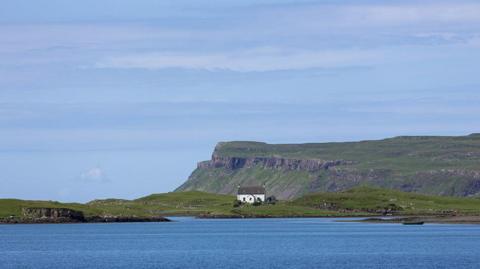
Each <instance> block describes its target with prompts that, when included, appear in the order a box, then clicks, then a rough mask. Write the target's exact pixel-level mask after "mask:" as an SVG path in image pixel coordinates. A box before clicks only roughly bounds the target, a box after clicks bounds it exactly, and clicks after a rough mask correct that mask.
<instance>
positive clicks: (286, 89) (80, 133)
mask: <svg viewBox="0 0 480 269" xmlns="http://www.w3.org/2000/svg"><path fill="white" fill-rule="evenodd" d="M479 70H480V3H478V2H475V1H373V0H370V1H291V0H281V1H278V0H276V1H273V0H270V1H269V0H256V1H248V0H247V1H245V0H243V1H193V0H190V1H178V0H177V1H153V0H139V1H119V0H115V1H114V0H84V1H66V0H61V1H60V0H49V1H46V0H39V1H26V0H15V1H13V0H11V1H9V0H7V1H2V6H1V7H0V137H1V139H0V171H1V173H0V186H1V188H0V197H17V198H24V199H52V200H61V201H82V202H83V201H88V200H91V199H94V198H106V197H118V198H135V197H139V196H142V195H146V194H150V193H154V192H167V191H171V190H173V189H174V188H175V187H177V186H178V185H180V184H181V183H182V182H183V181H184V180H186V178H187V177H188V175H189V174H190V172H191V171H192V170H193V169H194V168H195V166H196V162H197V161H201V160H205V159H208V158H209V157H210V154H211V151H212V150H213V147H214V146H215V144H216V143H217V142H218V141H230V140H257V141H266V142H271V143H301V142H323V141H345V140H362V139H378V138H384V137H390V136H397V135H464V134H469V133H473V132H479V131H480V130H479V127H478V126H480V117H478V115H480V106H479V104H480V93H479V90H480V89H479V85H480V75H479Z"/></svg>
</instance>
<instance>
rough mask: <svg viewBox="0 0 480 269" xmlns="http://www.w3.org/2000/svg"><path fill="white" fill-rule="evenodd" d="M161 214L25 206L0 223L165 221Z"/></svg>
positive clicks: (0, 220)
mask: <svg viewBox="0 0 480 269" xmlns="http://www.w3.org/2000/svg"><path fill="white" fill-rule="evenodd" d="M165 221H170V220H169V219H167V218H165V217H162V216H150V217H138V216H88V217H87V216H85V215H84V214H83V212H82V211H78V210H73V209H70V208H50V207H26V208H22V216H20V217H17V216H10V217H8V218H3V219H0V223H5V224H15V223H87V222H94V223H96V222H165Z"/></svg>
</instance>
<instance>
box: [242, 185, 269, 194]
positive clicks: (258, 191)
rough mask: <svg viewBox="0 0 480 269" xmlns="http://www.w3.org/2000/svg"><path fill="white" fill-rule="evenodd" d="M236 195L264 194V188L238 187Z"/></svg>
mask: <svg viewBox="0 0 480 269" xmlns="http://www.w3.org/2000/svg"><path fill="white" fill-rule="evenodd" d="M238 194H265V188H264V187H262V186H248V187H240V188H238Z"/></svg>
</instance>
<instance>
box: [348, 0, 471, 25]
mask: <svg viewBox="0 0 480 269" xmlns="http://www.w3.org/2000/svg"><path fill="white" fill-rule="evenodd" d="M343 11H344V15H347V17H349V18H350V19H351V20H354V21H357V22H362V21H363V22H370V23H390V24H405V23H419V22H436V23H455V22H480V4H476V3H455V4H452V3H436V4H423V5H422V4H415V5H413V4H404V5H365V6H350V7H346V8H344V10H343Z"/></svg>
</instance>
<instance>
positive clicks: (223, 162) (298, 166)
mask: <svg viewBox="0 0 480 269" xmlns="http://www.w3.org/2000/svg"><path fill="white" fill-rule="evenodd" d="M353 163H354V162H353V161H347V160H319V159H285V158H277V157H248V158H243V157H223V156H218V155H215V154H214V155H213V156H212V159H211V160H209V161H204V162H200V163H198V168H219V167H223V168H227V169H231V170H234V169H240V168H251V167H254V166H262V167H264V168H272V169H283V170H304V171H309V172H313V171H319V170H327V169H329V168H330V167H333V166H338V165H349V164H353Z"/></svg>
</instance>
